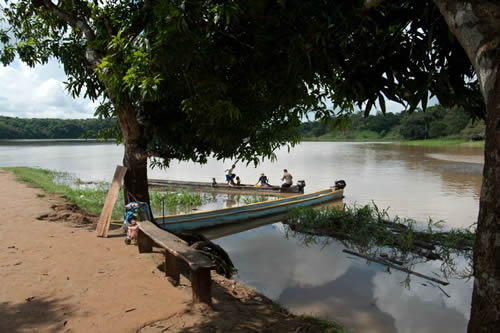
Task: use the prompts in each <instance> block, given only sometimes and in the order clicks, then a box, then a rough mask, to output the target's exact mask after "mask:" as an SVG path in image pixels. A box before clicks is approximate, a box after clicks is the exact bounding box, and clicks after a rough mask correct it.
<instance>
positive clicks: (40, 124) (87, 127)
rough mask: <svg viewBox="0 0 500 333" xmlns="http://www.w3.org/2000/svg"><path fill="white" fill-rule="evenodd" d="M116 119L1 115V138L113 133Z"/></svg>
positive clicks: (69, 137) (74, 137)
mask: <svg viewBox="0 0 500 333" xmlns="http://www.w3.org/2000/svg"><path fill="white" fill-rule="evenodd" d="M115 127H116V120H115V119H38V118H33V119H23V118H12V117H3V116H0V139H4V140H5V139H78V138H82V137H88V138H96V137H98V136H99V133H103V132H109V133H112V131H113V128H115Z"/></svg>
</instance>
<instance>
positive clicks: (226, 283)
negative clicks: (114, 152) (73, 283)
mask: <svg viewBox="0 0 500 333" xmlns="http://www.w3.org/2000/svg"><path fill="white" fill-rule="evenodd" d="M16 169H29V170H35V171H36V170H38V171H40V172H43V171H44V170H43V169H38V168H23V167H19V168H16V167H0V170H3V171H6V172H8V173H11V174H12V175H13V176H14V178H15V180H16V181H17V182H18V183H22V184H28V185H31V186H33V187H36V188H39V189H41V190H42V191H43V192H44V193H46V194H47V195H57V196H58V198H59V200H60V201H62V202H67V203H70V204H73V205H76V206H78V205H77V204H75V203H74V201H73V200H69V198H67V197H66V196H65V194H62V193H61V192H59V191H51V190H50V188H43V187H41V186H39V184H37V183H36V182H31V181H29V179H21V178H20V177H19V176H18V174H16V172H15V170H16ZM45 171H46V170H45ZM61 186H65V185H59V186H58V187H59V188H60V187H61ZM68 187H69V186H68ZM44 196H45V195H43V194H37V197H39V198H40V199H43V197H44ZM78 208H79V209H81V210H82V212H84V213H87V214H89V216H95V213H88V212H87V211H86V210H85V209H82V208H81V207H78ZM98 210H99V209H98ZM93 211H94V212H95V210H93ZM43 213H44V212H40V214H43ZM93 222H94V223H93V224H92V226H90V228H91V229H93V230H94V229H95V227H96V222H97V216H95V220H94V221H93ZM69 223H70V222H68V224H69ZM152 268H153V267H152ZM214 274H215V273H214ZM213 281H214V283H216V284H217V285H218V287H220V288H222V289H224V290H226V291H227V293H228V294H229V295H233V294H245V295H251V297H252V298H254V299H261V303H263V305H268V306H269V312H270V313H271V314H274V315H276V316H278V317H283V316H285V317H287V318H289V319H292V320H295V321H297V322H298V323H300V327H302V328H304V329H305V331H307V332H330V333H348V332H349V331H348V330H347V329H346V328H344V327H342V326H341V325H340V324H337V323H335V322H333V321H331V320H324V319H320V318H316V317H313V316H309V315H295V314H293V313H291V312H290V311H289V310H288V309H286V308H285V307H283V306H282V305H280V304H279V303H277V302H274V301H273V300H271V299H269V298H268V297H266V296H265V295H263V294H261V293H259V292H258V291H256V290H255V289H254V288H252V287H249V286H247V285H245V284H243V283H242V282H240V281H236V280H233V279H226V278H225V277H223V276H219V275H218V274H215V276H214V278H213ZM235 288H237V290H238V291H237V292H236V293H235ZM235 298H237V297H235ZM244 306H245V304H244ZM246 307H247V311H249V312H250V313H251V312H252V311H254V310H253V308H252V306H251V305H247V306H246ZM149 324H151V323H145V324H144V325H149ZM143 328H144V326H143ZM301 331H302V330H301Z"/></svg>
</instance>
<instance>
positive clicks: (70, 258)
mask: <svg viewBox="0 0 500 333" xmlns="http://www.w3.org/2000/svg"><path fill="white" fill-rule="evenodd" d="M0 189H1V191H0V202H2V205H1V208H0V217H1V218H0V249H1V251H0V285H1V288H0V332H9V333H11V332H136V331H137V330H140V331H142V332H256V331H259V332H260V331H268V332H298V331H300V332H316V331H319V330H318V329H314V328H312V327H310V325H308V324H306V323H305V322H304V321H302V320H300V319H299V318H297V317H294V316H291V315H289V314H286V313H284V312H282V311H279V309H277V308H276V307H273V306H272V305H271V304H270V302H269V300H267V299H266V298H265V297H262V296H260V295H257V294H256V293H255V292H253V291H251V290H249V289H247V288H244V287H242V286H240V285H238V284H236V283H235V282H234V281H229V280H225V279H223V278H221V277H218V276H217V277H216V280H217V283H214V285H213V296H214V309H209V308H204V307H200V306H197V307H193V306H191V305H190V301H191V290H190V287H189V285H188V284H189V282H188V281H187V280H181V287H178V288H175V287H173V286H172V285H171V284H170V283H169V282H168V280H167V279H166V278H165V277H164V275H163V273H162V272H160V271H159V270H158V269H157V266H158V264H159V262H160V260H161V258H160V257H159V254H141V255H139V254H138V251H137V248H136V247H135V246H126V245H124V243H123V238H121V237H114V238H108V239H103V238H98V237H96V236H95V232H94V230H92V229H91V228H88V226H87V227H82V225H81V224H79V225H77V224H75V223H71V222H67V221H59V222H50V221H49V220H56V221H57V220H58V219H60V218H61V217H62V218H63V220H73V221H76V220H80V222H81V221H85V220H89V219H90V220H92V219H93V220H94V221H95V218H92V217H88V216H84V217H83V218H82V216H80V218H78V216H77V215H78V214H79V213H78V212H76V213H75V212H71V209H69V210H67V211H64V209H62V210H61V207H66V206H67V207H68V208H71V206H68V205H66V204H64V203H63V202H61V200H60V199H58V198H56V197H53V196H50V195H47V194H44V193H43V192H42V191H41V190H39V189H35V188H31V187H28V186H27V185H24V184H20V183H17V182H16V181H15V180H14V176H13V175H12V174H10V173H7V172H5V171H3V170H0ZM54 208H56V209H57V210H58V211H55V210H54ZM42 215H45V217H46V220H39V219H37V217H40V216H42ZM84 215H85V214H84ZM47 219H48V220H47Z"/></svg>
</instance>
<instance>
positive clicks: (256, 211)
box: [155, 189, 344, 231]
mask: <svg viewBox="0 0 500 333" xmlns="http://www.w3.org/2000/svg"><path fill="white" fill-rule="evenodd" d="M343 197H344V190H343V189H326V190H321V191H317V192H313V193H308V194H301V195H295V196H291V197H286V198H281V199H276V200H269V201H262V202H257V203H253V204H249V205H245V206H238V207H231V208H223V209H217V210H211V211H205V212H198V213H191V214H183V215H170V216H162V217H157V218H155V222H156V224H157V225H158V226H160V227H161V228H163V229H165V230H169V231H186V230H196V229H202V228H209V227H214V226H217V225H223V224H228V223H236V222H243V221H249V220H252V219H255V218H261V217H266V216H271V215H274V214H283V213H287V212H288V211H289V210H290V209H292V208H296V207H306V206H313V205H317V204H321V203H325V202H328V201H331V200H339V199H342V198H343Z"/></svg>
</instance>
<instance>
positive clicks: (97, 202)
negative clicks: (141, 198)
mask: <svg viewBox="0 0 500 333" xmlns="http://www.w3.org/2000/svg"><path fill="white" fill-rule="evenodd" d="M4 169H5V170H7V171H10V172H12V173H13V174H14V175H15V176H16V178H17V180H19V181H21V182H23V183H27V184H30V185H33V186H35V187H38V188H40V189H42V190H44V191H45V192H47V193H53V194H58V195H61V196H62V197H63V198H64V199H65V200H66V201H68V202H71V203H74V204H76V205H77V206H78V207H80V208H81V209H83V210H85V211H87V212H90V213H93V214H96V215H99V214H100V213H101V210H102V207H103V206H104V201H105V200H106V196H107V194H108V189H109V184H108V183H104V182H102V183H98V184H96V185H95V186H92V187H90V186H88V184H85V183H84V182H82V181H81V180H80V179H78V178H76V177H73V176H72V175H70V174H69V173H66V172H58V171H51V170H44V169H35V168H25V167H21V168H4ZM37 196H38V197H42V196H45V195H44V194H38V195H37ZM150 198H151V210H152V211H153V212H161V210H162V200H165V206H166V207H167V208H168V209H169V210H175V209H178V208H192V207H196V206H199V205H201V203H202V197H201V195H199V194H196V193H190V192H186V191H182V192H161V191H151V192H150ZM116 202H117V203H116V204H115V206H114V208H113V214H112V218H113V219H122V218H123V214H124V212H125V208H124V207H123V190H120V193H119V196H118V199H117V201H116Z"/></svg>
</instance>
